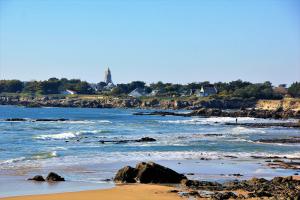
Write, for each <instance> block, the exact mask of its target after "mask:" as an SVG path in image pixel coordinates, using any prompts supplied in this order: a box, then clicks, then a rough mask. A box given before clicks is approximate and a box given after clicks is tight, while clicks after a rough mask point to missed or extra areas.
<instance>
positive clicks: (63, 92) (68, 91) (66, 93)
mask: <svg viewBox="0 0 300 200" xmlns="http://www.w3.org/2000/svg"><path fill="white" fill-rule="evenodd" d="M61 94H64V95H69V94H77V92H76V91H74V90H65V91H62V92H61Z"/></svg>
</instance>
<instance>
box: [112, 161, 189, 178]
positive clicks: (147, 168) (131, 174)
mask: <svg viewBox="0 0 300 200" xmlns="http://www.w3.org/2000/svg"><path fill="white" fill-rule="evenodd" d="M182 179H186V177H185V176H184V175H182V174H179V173H177V172H175V171H173V170H172V169H169V168H167V167H164V166H161V165H159V164H156V163H154V162H142V163H138V164H137V165H136V167H135V168H132V167H130V166H126V167H124V168H122V169H120V170H119V171H118V172H117V174H116V176H115V178H114V181H115V182H119V183H136V182H137V183H180V181H181V180H182Z"/></svg>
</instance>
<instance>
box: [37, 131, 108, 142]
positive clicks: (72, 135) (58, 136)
mask: <svg viewBox="0 0 300 200" xmlns="http://www.w3.org/2000/svg"><path fill="white" fill-rule="evenodd" d="M105 132H107V131H105V130H90V131H89V130H86V131H73V132H63V133H57V134H44V135H38V136H35V138H36V139H40V140H49V139H54V140H61V139H72V138H76V137H78V136H80V135H84V134H89V133H90V134H97V133H105Z"/></svg>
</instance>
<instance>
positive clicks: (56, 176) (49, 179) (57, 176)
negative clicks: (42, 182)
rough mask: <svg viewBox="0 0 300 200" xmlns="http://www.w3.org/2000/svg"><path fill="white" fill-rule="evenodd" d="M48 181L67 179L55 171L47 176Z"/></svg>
mask: <svg viewBox="0 0 300 200" xmlns="http://www.w3.org/2000/svg"><path fill="white" fill-rule="evenodd" d="M46 180H47V181H65V179H64V178H63V177H61V176H59V175H58V174H56V173H54V172H50V173H49V174H48V176H47V178H46Z"/></svg>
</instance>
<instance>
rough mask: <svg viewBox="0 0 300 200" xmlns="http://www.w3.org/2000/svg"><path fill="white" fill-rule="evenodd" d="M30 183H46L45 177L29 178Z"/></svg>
mask: <svg viewBox="0 0 300 200" xmlns="http://www.w3.org/2000/svg"><path fill="white" fill-rule="evenodd" d="M28 180H29V181H45V179H44V177H43V176H41V175H36V176H34V177H33V178H29V179H28Z"/></svg>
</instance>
